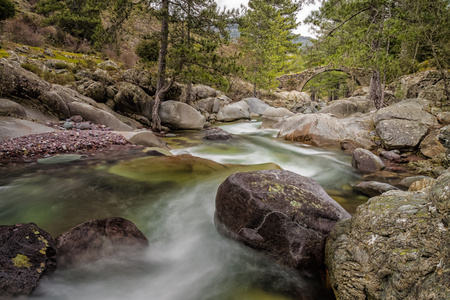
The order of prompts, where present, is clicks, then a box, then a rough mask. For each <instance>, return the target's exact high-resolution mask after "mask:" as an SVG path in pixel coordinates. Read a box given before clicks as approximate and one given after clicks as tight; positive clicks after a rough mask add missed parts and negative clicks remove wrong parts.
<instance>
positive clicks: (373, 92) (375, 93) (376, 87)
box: [369, 70, 383, 109]
mask: <svg viewBox="0 0 450 300" xmlns="http://www.w3.org/2000/svg"><path fill="white" fill-rule="evenodd" d="M369 99H370V100H372V101H373V103H374V104H375V107H376V108H377V109H380V108H382V107H383V103H382V91H381V76H380V71H378V70H373V72H372V78H371V79H370V92H369Z"/></svg>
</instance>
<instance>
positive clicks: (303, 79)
mask: <svg viewBox="0 0 450 300" xmlns="http://www.w3.org/2000/svg"><path fill="white" fill-rule="evenodd" d="M330 71H340V72H344V73H347V74H348V75H349V76H350V77H352V78H354V79H355V81H356V82H357V83H358V84H359V85H360V86H369V85H370V78H371V76H372V71H370V70H367V69H362V68H348V67H334V66H320V67H316V68H313V69H308V70H305V71H303V72H300V73H297V74H288V75H282V76H280V77H278V78H277V80H278V81H280V85H279V86H278V87H279V88H280V89H283V90H287V91H292V90H297V91H300V92H301V91H302V90H303V88H304V87H305V85H306V84H307V83H308V81H310V80H311V79H312V78H314V77H315V76H317V75H319V74H322V73H324V72H330Z"/></svg>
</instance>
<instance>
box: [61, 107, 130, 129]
mask: <svg viewBox="0 0 450 300" xmlns="http://www.w3.org/2000/svg"><path fill="white" fill-rule="evenodd" d="M67 106H68V108H69V111H70V114H71V115H72V116H73V115H80V116H82V117H83V119H84V120H87V121H91V122H92V123H95V124H102V125H105V126H107V127H110V128H111V129H113V130H117V131H131V130H133V128H132V127H131V126H129V125H127V124H125V123H123V122H121V121H119V120H118V119H117V118H116V117H115V116H114V115H113V114H111V113H109V112H106V111H104V110H101V109H98V108H96V107H94V106H92V105H89V104H86V103H82V102H69V103H67Z"/></svg>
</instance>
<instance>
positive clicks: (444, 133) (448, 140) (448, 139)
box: [438, 125, 450, 149]
mask: <svg viewBox="0 0 450 300" xmlns="http://www.w3.org/2000/svg"><path fill="white" fill-rule="evenodd" d="M438 139H439V142H440V143H441V144H442V145H443V146H444V147H445V148H447V149H450V125H447V126H445V127H442V128H441V129H440V130H439V135H438Z"/></svg>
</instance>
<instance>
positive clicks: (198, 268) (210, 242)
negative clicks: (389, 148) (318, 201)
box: [0, 123, 362, 300]
mask: <svg viewBox="0 0 450 300" xmlns="http://www.w3.org/2000/svg"><path fill="white" fill-rule="evenodd" d="M258 126H259V124H258V123H239V124H234V125H226V126H222V128H223V129H225V130H227V131H229V132H231V133H233V134H234V135H235V139H233V140H232V141H228V142H210V141H203V142H202V141H201V137H202V133H194V134H192V136H190V137H189V138H186V137H183V138H180V137H177V138H178V139H184V140H185V141H187V142H189V147H185V148H181V149H177V150H174V151H173V152H175V153H185V152H189V153H191V154H193V155H195V156H199V157H203V158H207V159H210V160H213V161H216V162H219V163H233V164H260V163H267V162H274V163H276V164H278V165H280V166H281V167H282V168H284V169H287V170H291V171H294V172H297V173H299V174H302V175H305V176H310V177H312V178H314V179H316V180H317V181H319V182H320V183H321V184H322V185H323V186H324V187H325V188H327V190H329V191H331V193H330V194H331V196H332V197H335V198H338V199H339V198H342V199H340V200H342V201H341V202H342V204H343V206H344V207H346V208H347V209H349V208H350V209H351V208H352V207H354V206H355V205H356V204H357V203H358V201H360V202H361V201H362V200H358V199H357V198H356V197H354V196H353V195H352V194H351V191H347V190H346V187H347V186H348V184H350V183H352V182H353V181H355V180H356V179H357V175H356V174H355V173H353V171H352V168H351V167H350V161H349V157H348V156H347V155H344V154H342V153H340V152H333V151H325V150H320V149H316V148H312V147H306V146H303V145H299V144H293V143H287V142H284V141H280V140H276V139H274V136H275V135H276V132H275V131H273V130H264V131H263V130H258V129H257V128H258ZM189 139H191V141H189ZM121 159H123V157H121ZM119 164H120V163H119V162H118V161H115V160H114V159H113V158H110V159H109V162H108V163H105V164H103V165H102V166H100V165H95V164H94V165H93V164H88V163H86V161H82V162H78V163H77V162H71V163H68V164H65V165H46V166H40V165H34V166H29V167H26V168H22V169H20V170H11V172H10V173H9V174H2V175H0V223H1V224H16V223H25V222H35V223H36V224H38V226H40V227H41V228H43V229H45V230H47V231H49V232H50V233H51V234H52V235H53V236H54V237H55V236H56V235H58V234H60V233H61V232H63V231H64V230H67V229H68V228H70V227H73V226H75V225H77V224H79V223H82V222H84V221H87V220H90V219H95V218H106V217H113V216H120V217H124V218H127V219H129V220H131V221H133V222H134V223H135V224H136V225H137V226H138V227H139V228H140V229H141V230H142V231H143V233H144V234H145V235H146V236H147V238H148V239H149V241H150V248H149V250H148V251H147V253H146V255H145V256H144V257H133V256H132V255H131V257H130V259H129V260H125V261H124V260H121V261H111V259H105V260H103V261H99V262H96V263H93V264H90V265H88V266H82V267H80V268H77V269H69V270H58V271H57V272H56V274H55V275H53V276H51V277H49V278H47V279H45V280H44V281H43V282H42V284H41V285H40V287H39V289H38V290H37V293H36V295H35V296H33V297H32V299H39V300H40V299H42V300H44V299H161V300H179V299H186V300H190V299H192V300H201V299H214V300H216V299H218V300H222V299H223V300H225V299H227V300H228V299H232V300H234V299H236V300H238V299H239V300H243V299H244V300H245V299H252V300H254V299H258V300H261V299H278V300H281V299H329V298H330V297H332V296H330V295H329V294H328V293H325V294H322V293H323V288H321V287H320V285H319V283H317V282H311V281H308V280H306V279H304V278H301V277H299V276H297V274H295V273H293V272H292V271H289V270H286V269H284V268H282V267H280V266H278V265H277V264H275V263H274V262H273V261H271V260H270V259H267V258H265V257H262V256H260V255H258V254H256V253H255V252H253V251H252V250H251V249H248V248H246V247H244V246H241V245H239V244H237V243H235V242H234V241H231V240H229V239H226V238H223V237H221V236H220V235H219V234H218V233H217V232H216V230H215V228H214V224H213V214H214V199H215V194H216V191H217V188H218V186H219V185H220V183H221V182H223V180H225V178H226V177H227V176H228V174H227V172H219V171H217V172H215V173H214V176H212V175H211V174H203V175H202V174H198V175H196V174H192V176H193V177H195V178H196V180H192V181H188V182H184V183H183V184H181V183H180V180H179V178H174V180H172V181H161V182H160V181H158V180H156V181H152V180H149V181H145V180H144V181H140V180H134V179H133V178H131V177H130V176H127V177H124V176H121V175H120V172H117V171H116V169H117V168H114V167H113V166H117V165H119ZM125 165H127V164H126V163H125ZM111 167H112V168H111ZM153 167H154V168H156V166H155V165H153ZM148 168H152V163H151V160H150V163H148ZM110 170H114V172H113V171H110ZM151 173H152V172H149V174H151ZM146 176H154V175H146ZM173 176H177V175H176V174H174V175H173Z"/></svg>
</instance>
